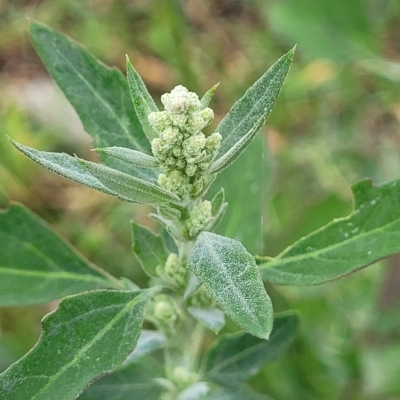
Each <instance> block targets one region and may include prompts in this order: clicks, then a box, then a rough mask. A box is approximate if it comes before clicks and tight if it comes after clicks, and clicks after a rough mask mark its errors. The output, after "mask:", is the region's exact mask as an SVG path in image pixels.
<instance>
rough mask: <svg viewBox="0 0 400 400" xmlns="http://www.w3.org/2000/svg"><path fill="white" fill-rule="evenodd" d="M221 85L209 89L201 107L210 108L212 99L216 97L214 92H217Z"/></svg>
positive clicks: (202, 99)
mask: <svg viewBox="0 0 400 400" xmlns="http://www.w3.org/2000/svg"><path fill="white" fill-rule="evenodd" d="M218 86H219V83H217V84H215V85H214V86H213V87H212V88H210V89H208V90H207V92H205V93H204V96H203V97H202V98H201V100H200V101H201V105H202V106H203V108H206V107H208V105H209V104H210V101H211V99H212V98H213V96H214V92H215V91H216V90H217V87H218Z"/></svg>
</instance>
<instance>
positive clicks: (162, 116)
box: [147, 111, 171, 133]
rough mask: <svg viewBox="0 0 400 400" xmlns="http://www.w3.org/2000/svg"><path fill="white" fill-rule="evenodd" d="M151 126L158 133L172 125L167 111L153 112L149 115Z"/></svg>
mask: <svg viewBox="0 0 400 400" xmlns="http://www.w3.org/2000/svg"><path fill="white" fill-rule="evenodd" d="M147 118H148V120H149V124H150V126H151V127H152V128H153V129H154V130H155V131H156V132H158V133H160V132H162V131H163V130H164V129H165V128H166V127H167V126H169V125H170V124H171V121H170V119H169V116H168V113H167V112H166V111H156V112H151V113H150V114H149V115H148V117H147Z"/></svg>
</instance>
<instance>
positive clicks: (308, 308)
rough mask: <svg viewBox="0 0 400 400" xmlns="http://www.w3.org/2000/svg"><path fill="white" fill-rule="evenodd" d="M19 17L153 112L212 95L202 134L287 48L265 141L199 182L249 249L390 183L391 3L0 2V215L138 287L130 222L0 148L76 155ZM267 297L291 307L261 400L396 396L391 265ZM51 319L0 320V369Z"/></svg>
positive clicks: (114, 207)
mask: <svg viewBox="0 0 400 400" xmlns="http://www.w3.org/2000/svg"><path fill="white" fill-rule="evenodd" d="M29 20H39V21H41V22H44V23H47V24H49V25H50V26H52V27H54V28H56V29H58V30H60V31H62V32H64V33H65V34H68V35H70V36H71V37H72V38H74V39H75V40H77V41H78V42H80V43H82V44H83V45H84V46H85V47H86V48H87V49H88V50H89V51H91V52H92V53H93V54H95V56H96V57H98V58H99V59H100V60H102V61H103V62H104V63H106V64H108V65H111V66H117V67H119V68H120V69H121V70H123V71H124V69H125V67H124V62H125V54H128V55H129V56H130V59H131V61H132V62H133V64H134V65H135V67H136V68H137V70H138V71H139V73H140V74H141V75H142V77H143V79H144V80H145V82H146V84H147V85H148V87H149V90H150V92H151V93H152V94H153V95H154V96H155V98H156V99H157V101H158V99H159V97H160V95H161V94H162V93H164V92H166V91H170V90H171V89H172V87H173V86H174V85H176V84H183V85H185V86H187V87H188V88H189V89H190V90H192V91H197V92H198V93H200V94H202V93H203V92H204V91H205V90H207V89H208V88H209V87H211V86H212V85H214V84H215V83H217V82H220V83H221V84H220V86H219V88H218V90H217V92H216V94H215V97H214V100H213V102H212V107H213V108H214V110H215V112H216V121H215V123H214V125H213V126H214V127H215V126H216V122H217V121H218V120H219V119H220V118H222V116H223V115H224V113H226V112H227V111H228V110H229V108H230V106H231V105H232V104H233V103H234V102H235V100H237V99H238V98H239V97H240V96H241V95H242V94H243V93H244V91H245V90H246V88H247V87H248V86H249V85H250V84H252V83H253V82H254V81H255V80H256V79H257V78H258V77H259V76H260V75H261V74H262V73H263V72H264V71H265V70H266V69H267V68H268V67H269V66H270V65H271V64H272V63H273V62H275V61H276V60H277V59H278V58H279V57H280V56H281V55H282V54H283V53H285V52H286V51H287V50H289V49H290V48H291V47H293V45H295V44H296V43H297V45H298V47H297V52H296V57H295V62H294V65H293V67H292V69H291V72H290V74H289V78H288V79H287V81H286V83H285V85H284V88H283V91H282V93H281V95H280V98H279V99H278V103H277V105H276V106H275V109H274V111H273V113H272V115H271V117H270V119H269V120H268V124H267V126H266V128H264V130H263V131H262V133H260V135H259V137H258V138H257V140H256V141H255V142H254V144H253V145H252V146H251V147H250V148H249V149H248V150H246V152H245V153H244V154H243V156H242V157H241V159H240V160H239V161H238V162H237V163H236V164H235V165H234V166H232V168H231V169H229V170H228V172H225V173H224V174H222V175H221V176H220V177H219V178H218V181H217V182H216V184H215V186H214V187H215V188H218V186H219V185H221V184H222V185H223V186H225V187H226V192H227V198H228V201H229V203H230V206H229V211H228V213H227V215H226V217H225V220H224V222H223V223H222V224H221V226H220V227H219V231H220V232H221V233H224V234H226V235H228V236H230V237H234V238H237V239H240V240H242V241H243V242H244V244H245V245H246V247H247V248H248V250H249V251H251V252H253V253H254V254H256V253H258V254H263V255H272V256H273V255H277V254H279V252H281V251H282V250H283V249H284V248H285V247H287V246H288V245H290V244H291V243H292V242H293V241H295V240H297V239H299V238H300V237H302V236H304V235H305V234H307V233H309V232H311V231H313V230H315V229H317V228H319V227H320V226H322V225H324V224H325V223H327V222H329V221H330V220H332V219H333V218H336V217H341V216H345V215H347V214H348V213H350V212H351V207H352V205H351V199H352V196H351V190H350V187H351V184H353V183H355V182H357V181H358V180H360V179H362V178H365V177H369V178H371V179H372V180H373V181H374V182H375V183H382V182H385V181H388V180H392V179H398V178H400V131H399V119H400V90H399V83H400V64H399V63H398V61H399V59H400V1H399V0H335V1H334V2H331V1H328V0H325V1H324V0H248V1H239V0H217V1H204V0H203V1H201V0H187V1H181V2H179V1H174V0H169V1H168V0H137V1H133V0H114V1H113V0H57V1H51V0H1V2H0V206H1V207H6V206H7V204H8V202H9V201H18V202H21V203H23V204H25V205H26V206H28V207H29V208H30V209H32V210H33V211H35V212H36V213H37V214H39V215H40V216H42V217H43V218H44V219H45V220H47V221H48V222H49V223H50V224H51V225H52V226H53V227H54V229H55V230H56V231H57V232H58V233H59V234H61V235H63V236H64V237H66V238H67V239H68V240H69V241H70V242H71V243H72V244H73V245H74V246H76V247H77V248H78V249H79V251H81V252H82V253H83V254H84V255H85V256H86V257H88V258H89V259H90V260H91V261H93V262H94V263H96V264H97V265H99V266H101V267H103V268H105V269H107V270H108V271H110V272H112V273H113V274H115V275H116V276H121V275H125V276H128V277H130V278H131V279H132V280H134V281H136V282H138V283H139V284H140V285H145V284H146V278H145V277H144V275H143V274H142V272H141V271H140V269H139V266H138V264H137V263H136V261H135V260H134V259H133V257H132V255H131V250H130V227H129V223H128V221H129V220H130V219H132V218H133V219H136V220H137V221H139V222H141V223H143V224H148V225H150V226H151V227H153V228H154V229H157V227H156V226H155V224H154V222H152V221H151V220H149V219H148V218H147V217H146V213H147V212H148V209H147V208H146V207H144V206H132V205H131V204H121V203H119V202H118V201H116V200H114V199H112V198H111V197H108V196H106V195H102V194H100V193H98V192H95V191H92V190H90V189H87V188H83V187H79V186H78V185H76V184H74V183H71V182H68V181H66V180H65V179H62V178H60V177H58V176H56V175H53V174H51V173H50V172H47V171H45V170H43V169H41V168H40V167H37V166H36V165H34V164H33V163H32V162H31V161H29V160H27V159H25V158H24V157H23V156H21V155H20V154H18V153H17V152H16V150H15V149H13V148H12V147H11V146H10V144H9V143H8V142H7V139H6V135H8V136H10V137H11V138H13V139H15V140H17V141H19V142H21V143H23V144H25V145H29V146H31V147H35V148H38V149H40V150H49V151H65V152H69V153H75V154H78V155H80V156H82V157H84V158H90V157H92V154H91V153H90V152H89V149H90V138H89V137H88V135H87V134H85V133H84V132H83V130H82V126H81V124H80V122H79V120H78V118H77V116H76V114H75V113H74V111H73V110H72V109H71V107H70V106H69V105H68V103H67V101H66V100H65V99H64V97H63V95H62V94H61V92H60V91H59V89H58V88H57V87H56V86H55V84H54V83H53V82H52V81H51V79H50V78H49V76H48V74H47V73H46V71H45V69H44V67H43V65H42V64H41V62H40V60H39V59H38V57H37V56H36V55H35V52H34V50H33V47H32V45H31V44H30V41H29V37H28V34H27V31H28V27H29ZM0 245H1V246H7V243H0ZM268 290H269V291H270V294H271V296H272V298H273V302H274V305H275V308H276V310H277V311H283V310H287V309H296V310H299V313H300V315H301V318H302V326H301V331H300V332H299V334H298V336H297V338H296V340H295V342H294V344H293V345H292V346H291V348H290V349H289V351H287V352H286V353H285V356H284V357H283V358H281V359H279V360H276V361H274V362H272V363H270V364H267V365H266V366H265V368H263V370H262V372H261V373H260V374H259V375H257V376H256V377H255V378H254V379H253V380H252V384H253V386H254V388H256V389H257V390H258V391H260V392H262V393H266V394H270V395H271V396H272V397H274V398H275V399H277V400H281V399H284V400H286V399H287V400H298V399H306V400H308V399H310V400H314V399H315V400H320V399H321V400H325V399H326V400H334V399H357V400H361V399H366V400H386V399H387V400H394V399H400V300H399V299H400V257H398V256H394V257H392V258H390V259H388V260H383V261H381V262H380V263H379V264H377V265H374V266H372V267H369V268H367V269H365V270H362V271H360V272H357V273H356V274H354V275H351V276H349V277H346V278H344V279H341V280H339V281H334V282H331V283H328V284H324V285H321V286H315V287H268ZM55 306H56V304H55V303H51V304H46V305H43V306H39V307H38V306H35V307H24V308H3V309H1V310H0V371H2V370H4V369H5V368H6V367H7V366H8V365H9V364H11V363H12V362H14V361H15V360H17V359H18V358H19V357H20V356H22V355H23V354H24V353H25V352H26V351H27V350H28V349H29V348H30V347H31V346H32V345H33V344H34V343H35V342H36V340H37V338H38V336H39V334H40V319H41V318H42V316H43V315H44V314H45V313H47V312H48V311H49V310H52V309H53V308H54V307H55ZM226 329H227V330H234V329H236V328H235V327H234V325H233V324H230V325H228V327H227V328H226ZM212 339H213V337H212V336H210V340H212ZM21 400H22V399H21Z"/></svg>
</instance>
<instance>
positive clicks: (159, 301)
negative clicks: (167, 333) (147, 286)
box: [152, 294, 178, 325]
mask: <svg viewBox="0 0 400 400" xmlns="http://www.w3.org/2000/svg"><path fill="white" fill-rule="evenodd" d="M153 301H154V303H153V310H152V314H153V318H155V320H156V321H159V322H160V323H162V324H164V325H165V324H167V325H171V324H173V323H174V322H175V321H176V319H177V317H178V316H177V314H176V312H175V309H176V306H175V303H174V301H173V299H172V298H171V297H170V296H167V295H165V294H157V295H156V296H155V297H154V300H153Z"/></svg>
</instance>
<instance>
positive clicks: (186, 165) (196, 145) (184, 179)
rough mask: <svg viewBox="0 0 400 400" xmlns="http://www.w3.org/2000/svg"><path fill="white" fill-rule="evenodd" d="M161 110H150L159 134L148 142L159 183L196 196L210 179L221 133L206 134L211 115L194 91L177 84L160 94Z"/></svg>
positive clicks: (209, 109)
mask: <svg viewBox="0 0 400 400" xmlns="http://www.w3.org/2000/svg"><path fill="white" fill-rule="evenodd" d="M161 102H162V103H163V105H164V111H156V112H151V113H150V114H149V116H148V119H149V123H150V125H151V127H152V128H153V129H154V130H155V131H156V132H157V134H158V137H157V138H155V139H153V140H152V141H151V148H152V151H153V154H154V157H155V158H156V159H157V161H158V162H159V165H160V169H161V171H162V173H161V174H160V175H159V176H158V183H159V184H160V185H161V186H162V187H164V188H165V189H167V190H169V191H171V192H173V193H175V194H177V195H178V196H180V197H182V198H184V197H187V196H192V197H193V196H194V197H195V196H196V195H198V194H199V193H200V192H201V191H202V190H203V188H204V187H206V185H207V184H208V182H209V176H208V174H207V171H208V169H209V168H210V165H211V162H212V160H213V159H214V158H215V156H216V155H217V153H218V150H219V147H220V144H221V135H220V134H219V133H218V132H214V133H213V134H211V135H210V136H206V135H205V134H204V133H203V132H202V130H203V129H204V128H205V127H206V126H207V125H209V124H210V122H211V121H212V119H213V118H214V112H213V111H212V110H211V108H208V107H204V106H203V105H202V103H201V101H200V99H199V97H198V96H197V94H196V93H193V92H189V90H188V89H186V88H185V87H183V86H181V85H179V86H176V87H175V88H174V89H173V90H172V91H171V92H170V93H165V94H163V95H162V96H161Z"/></svg>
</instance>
